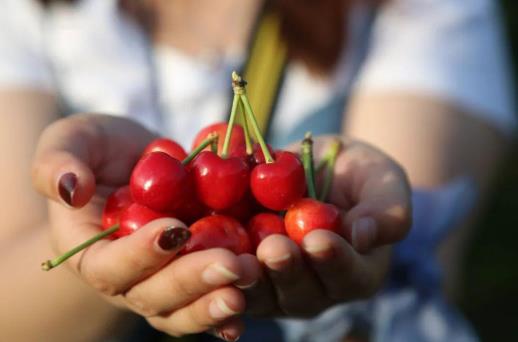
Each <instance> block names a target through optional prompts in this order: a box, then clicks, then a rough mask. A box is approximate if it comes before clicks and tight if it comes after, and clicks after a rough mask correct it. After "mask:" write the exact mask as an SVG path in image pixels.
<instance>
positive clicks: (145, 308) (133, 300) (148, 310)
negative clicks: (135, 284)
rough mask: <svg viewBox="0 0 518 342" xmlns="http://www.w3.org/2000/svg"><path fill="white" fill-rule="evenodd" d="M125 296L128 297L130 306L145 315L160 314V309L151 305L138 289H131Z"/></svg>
mask: <svg viewBox="0 0 518 342" xmlns="http://www.w3.org/2000/svg"><path fill="white" fill-rule="evenodd" d="M124 297H125V298H126V301H127V303H128V304H129V306H130V307H131V308H133V309H134V310H135V311H136V312H138V313H139V314H141V315H142V316H144V317H148V318H149V317H153V316H158V315H159V314H160V311H159V310H158V309H156V308H155V307H153V306H151V305H149V303H147V302H146V301H145V300H144V299H143V298H142V296H141V295H140V294H139V293H138V291H130V292H128V293H126V295H125V296H124Z"/></svg>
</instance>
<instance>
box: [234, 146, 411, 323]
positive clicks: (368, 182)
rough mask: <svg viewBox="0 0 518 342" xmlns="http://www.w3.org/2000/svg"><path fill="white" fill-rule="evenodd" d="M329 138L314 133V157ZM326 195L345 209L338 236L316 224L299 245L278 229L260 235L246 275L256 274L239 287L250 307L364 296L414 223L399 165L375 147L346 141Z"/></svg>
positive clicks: (287, 311) (277, 310)
mask: <svg viewBox="0 0 518 342" xmlns="http://www.w3.org/2000/svg"><path fill="white" fill-rule="evenodd" d="M333 139H336V138H335V137H319V138H315V143H314V156H315V160H316V162H317V163H318V160H319V159H321V158H322V156H323V154H324V152H325V151H326V149H327V148H328V146H329V145H330V144H331V141H332V140H333ZM298 149H299V146H297V145H294V146H292V150H293V151H297V150H298ZM328 201H329V202H331V203H333V204H335V205H336V206H338V207H339V208H340V209H341V211H342V212H343V227H342V231H341V235H342V236H343V237H342V236H340V235H338V234H335V233H333V232H331V231H328V230H315V231H312V232H311V233H309V234H308V235H306V236H305V237H304V239H303V241H302V245H301V246H300V247H299V246H297V245H296V244H295V243H294V242H293V241H291V240H290V239H289V238H287V237H286V236H282V235H272V236H269V237H268V238H266V239H265V240H264V241H262V243H261V244H260V245H259V247H258V249H257V259H254V258H247V259H246V260H245V261H246V263H247V266H246V267H245V268H244V269H245V272H246V273H249V275H247V276H248V277H250V278H254V279H259V280H258V281H257V282H256V283H255V284H253V285H252V286H249V287H248V288H246V289H244V292H245V296H246V299H247V311H248V312H250V313H251V314H255V315H259V316H268V317H272V316H274V317H275V316H287V317H312V316H315V315H317V314H318V313H320V312H322V311H323V310H325V309H326V308H329V307H330V306H332V305H335V304H338V303H344V302H348V301H352V300H357V299H364V298H369V297H371V296H373V295H374V294H375V293H376V292H377V291H378V290H379V289H380V288H381V286H382V285H383V283H384V279H385V275H386V273H387V271H388V269H389V267H390V252H391V247H390V246H391V245H392V244H394V243H396V242H398V241H400V240H401V239H403V238H404V237H405V236H406V234H407V233H408V231H409V229H410V225H411V204H410V203H411V202H410V187H409V184H408V180H407V177H406V175H405V173H404V171H403V170H402V169H401V167H400V166H399V165H397V164H396V163H395V162H394V161H393V160H391V159H390V158H389V157H388V156H387V155H385V154H384V153H382V152H381V151H379V150H378V149H376V148H374V147H372V146H369V145H367V144H364V143H361V142H357V141H345V140H343V148H342V150H341V152H340V153H339V155H338V158H337V161H336V165H335V169H334V180H333V185H332V187H331V192H330V195H329V198H328ZM344 237H345V238H344Z"/></svg>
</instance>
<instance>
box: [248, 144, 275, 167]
mask: <svg viewBox="0 0 518 342" xmlns="http://www.w3.org/2000/svg"><path fill="white" fill-rule="evenodd" d="M266 146H267V147H268V151H270V154H272V155H273V154H274V153H273V149H272V147H271V146H270V145H266ZM253 151H254V153H253V154H252V156H251V158H250V159H251V160H250V165H251V166H252V167H254V166H256V165H259V164H264V163H266V159H265V158H264V153H263V150H262V149H261V145H259V144H258V143H255V144H254V147H253Z"/></svg>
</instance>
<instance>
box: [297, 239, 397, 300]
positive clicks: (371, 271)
mask: <svg viewBox="0 0 518 342" xmlns="http://www.w3.org/2000/svg"><path fill="white" fill-rule="evenodd" d="M302 248H303V250H304V252H305V253H306V255H307V259H308V260H309V261H310V263H311V266H312V269H313V270H314V272H315V273H316V275H317V276H318V279H319V280H320V283H321V284H322V286H323V287H324V289H325V293H326V295H327V296H328V297H329V298H330V299H332V300H334V301H348V300H353V299H361V298H368V297H370V296H372V295H373V294H374V293H375V292H376V290H377V289H378V288H379V287H380V285H381V284H382V282H383V279H384V276H385V273H386V270H387V269H388V264H389V260H390V258H389V255H388V253H387V252H388V251H387V250H386V251H377V252H375V253H373V254H372V255H369V256H363V255H360V254H359V253H357V252H356V251H355V250H354V248H352V246H351V245H350V244H349V243H348V242H347V241H346V240H344V239H343V238H342V237H340V236H339V235H337V234H335V233H333V232H330V231H327V230H315V231H312V232H311V233H309V234H308V235H306V236H305V237H304V240H303V242H302Z"/></svg>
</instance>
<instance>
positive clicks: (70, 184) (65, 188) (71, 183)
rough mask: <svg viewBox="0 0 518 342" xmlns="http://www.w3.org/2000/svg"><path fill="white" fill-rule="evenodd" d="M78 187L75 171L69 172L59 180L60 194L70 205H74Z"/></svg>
mask: <svg viewBox="0 0 518 342" xmlns="http://www.w3.org/2000/svg"><path fill="white" fill-rule="evenodd" d="M76 188H77V176H76V175H75V174H74V173H72V172H68V173H65V174H64V175H62V176H61V177H60V178H59V182H58V191H59V196H60V197H61V199H62V200H63V201H65V203H66V204H68V205H69V206H73V203H74V194H75V192H76Z"/></svg>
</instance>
